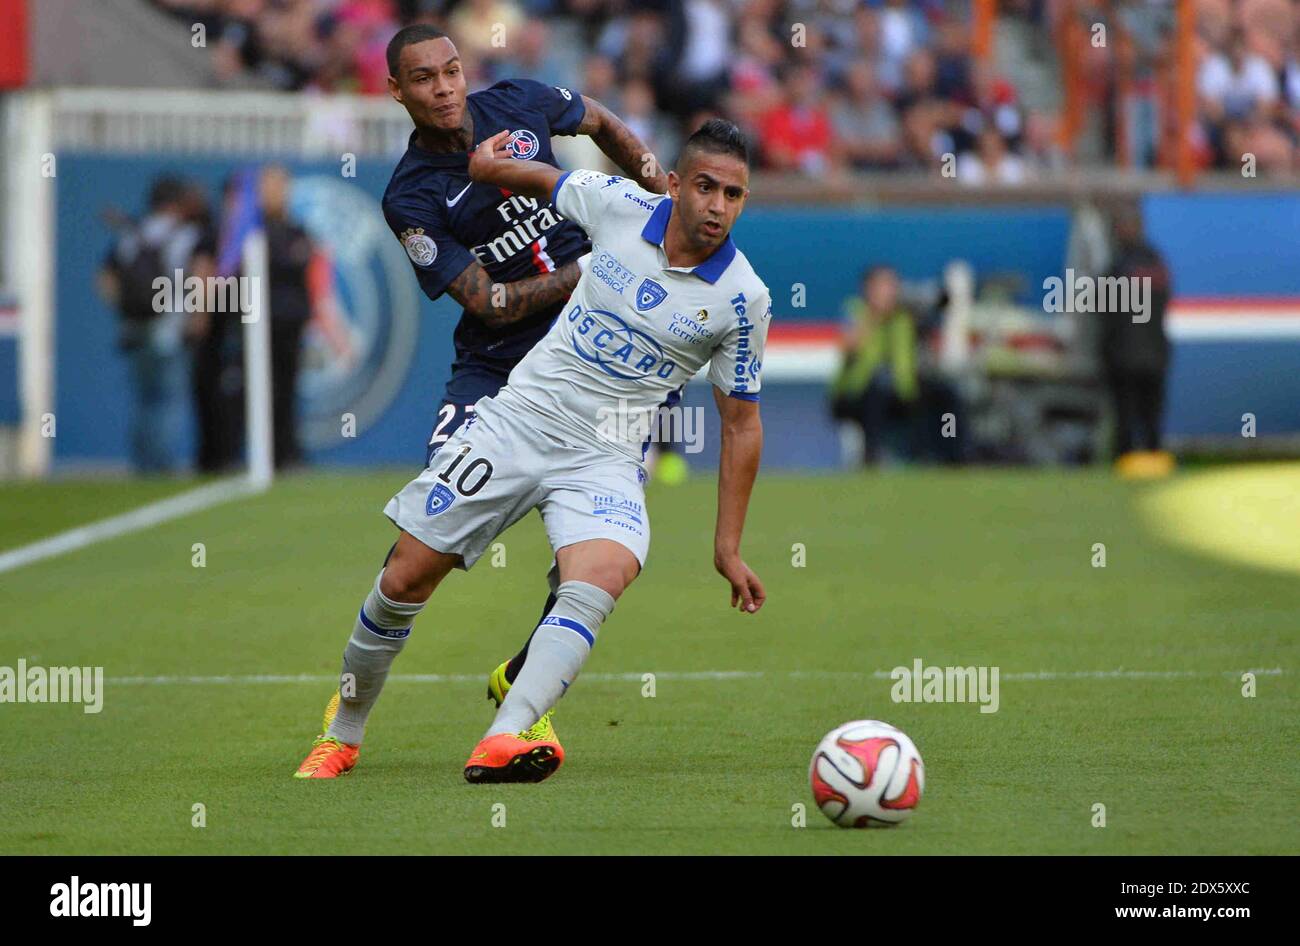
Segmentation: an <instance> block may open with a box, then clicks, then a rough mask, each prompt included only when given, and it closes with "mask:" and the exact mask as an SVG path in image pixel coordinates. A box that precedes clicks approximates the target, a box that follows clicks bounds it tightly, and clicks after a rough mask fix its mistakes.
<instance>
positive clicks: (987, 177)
mask: <svg viewBox="0 0 1300 946" xmlns="http://www.w3.org/2000/svg"><path fill="white" fill-rule="evenodd" d="M1028 176H1029V172H1028V170H1027V169H1026V167H1025V163H1024V162H1023V161H1022V160H1020V158H1019V157H1018V156H1016V155H1014V154H1012V153H1011V152H1010V151H1008V150H1007V144H1006V142H1005V141H1003V140H1002V135H1001V133H999V132H998V130H997V129H996V128H994V127H992V126H987V127H985V129H984V130H983V131H981V132H980V136H979V145H978V147H977V148H976V150H975V151H967V152H965V153H964V154H963V155H962V156H961V157H960V158H958V159H957V180H958V181H960V182H961V183H963V184H971V185H977V186H983V185H988V184H1023V183H1024V182H1025V181H1026V180H1027V179H1028Z"/></svg>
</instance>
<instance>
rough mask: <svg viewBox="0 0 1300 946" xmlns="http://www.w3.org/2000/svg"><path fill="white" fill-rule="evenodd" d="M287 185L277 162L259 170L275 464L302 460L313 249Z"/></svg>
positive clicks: (286, 176) (280, 466) (287, 177)
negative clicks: (302, 366) (300, 394)
mask: <svg viewBox="0 0 1300 946" xmlns="http://www.w3.org/2000/svg"><path fill="white" fill-rule="evenodd" d="M289 186H290V178H289V174H288V172H287V171H285V169H284V168H282V167H278V166H271V167H268V168H266V169H265V170H263V171H262V175H261V178H260V179H259V180H258V202H259V206H260V209H261V212H262V226H263V228H264V229H265V231H266V245H267V259H268V267H267V269H268V276H269V281H270V286H269V291H268V297H269V299H270V306H271V400H272V414H273V418H274V424H275V465H276V468H277V469H280V468H283V467H290V466H295V465H297V464H300V463H301V462H302V450H301V448H300V447H299V444H298V414H297V410H296V394H297V389H298V365H299V362H300V359H301V355H302V334H303V329H304V328H305V327H306V325H307V322H308V320H309V319H310V318H311V297H310V294H309V292H308V288H307V270H308V267H309V266H310V264H311V261H312V254H313V252H314V251H315V248H314V247H313V245H312V241H311V238H310V237H309V236H308V235H307V231H305V230H304V229H303V228H302V227H300V226H299V225H298V224H297V223H295V222H294V221H293V220H291V219H290V218H289Z"/></svg>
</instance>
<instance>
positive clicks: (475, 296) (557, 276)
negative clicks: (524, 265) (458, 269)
mask: <svg viewBox="0 0 1300 946" xmlns="http://www.w3.org/2000/svg"><path fill="white" fill-rule="evenodd" d="M580 275H581V272H580V270H579V269H578V264H577V263H576V262H573V263H566V264H565V265H563V266H561V267H560V268H559V269H557V270H556V271H555V272H553V273H541V274H539V275H537V276H529V277H527V278H526V279H519V280H516V281H515V282H503V283H498V282H493V280H492V277H491V276H489V275H488V271H487V270H486V269H484V268H483V266H482V265H481V264H479V263H470V264H469V265H468V266H466V267H465V271H464V272H462V273H461V274H460V275H459V276H457V277H456V278H455V279H453V280H452V281H451V285H449V286H448V287H447V292H448V293H450V295H451V297H452V298H453V299H455V300H456V301H457V302H459V303H460V304H461V305H463V306H464V307H465V311H466V312H469V313H471V314H473V315H474V316H476V317H477V318H479V319H480V320H482V322H483V323H484V324H485V325H487V327H488V328H504V327H505V326H507V325H510V324H511V323H513V322H518V321H519V320H520V319H525V318H527V317H528V316H530V315H532V314H533V313H535V312H540V311H542V310H543V309H545V308H547V307H548V306H552V305H555V303H557V302H563V301H564V300H565V299H567V298H568V297H569V293H571V292H573V287H574V286H576V285H577V284H578V277H579V276H580ZM498 302H499V303H500V305H496V304H495V303H498Z"/></svg>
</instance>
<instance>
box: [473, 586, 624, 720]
mask: <svg viewBox="0 0 1300 946" xmlns="http://www.w3.org/2000/svg"><path fill="white" fill-rule="evenodd" d="M613 610H614V599H613V598H612V597H610V595H609V594H608V592H605V591H603V590H602V589H600V588H597V587H596V586H595V585H589V584H587V582H585V581H566V582H561V584H560V587H559V588H557V589H556V590H555V606H554V607H552V608H551V611H550V613H549V614H548V615H546V617H545V618H543V619H542V623H541V624H539V625H537V630H536V632H534V634H533V640H532V643H531V644H529V645H528V659H527V660H526V661H524V668H523V669H522V670H520V671H519V676H517V677H516V678H515V682H514V684H513V685H512V686H511V687H510V692H509V693H507V694H506V698H505V702H503V703H502V704H501V708H500V709H498V710H497V715H496V718H495V719H493V720H492V725H491V726H490V727H488V731H487V734H486V735H487V736H495V735H497V734H498V733H503V732H510V733H514V732H522V731H523V730H525V729H527V728H528V727H529V726H531V725H533V723H535V722H537V721H538V720H539V719H541V718H542V714H543V713H545V712H546V711H547V710H549V709H550V708H551V707H552V706H554V705H555V704H556V703H557V702H559V699H560V697H562V696H563V695H564V692H565V691H566V690H567V689H568V688H569V685H570V684H572V683H573V681H574V680H576V679H577V678H578V674H579V673H580V672H581V670H582V665H583V664H584V663H586V662H587V655H588V654H590V653H591V648H592V646H593V645H594V644H595V643H596V634H597V632H598V631H599V630H600V625H601V624H602V623H604V621H605V619H606V618H607V617H609V614H610V612H611V611H613ZM484 738H486V736H485V737H484Z"/></svg>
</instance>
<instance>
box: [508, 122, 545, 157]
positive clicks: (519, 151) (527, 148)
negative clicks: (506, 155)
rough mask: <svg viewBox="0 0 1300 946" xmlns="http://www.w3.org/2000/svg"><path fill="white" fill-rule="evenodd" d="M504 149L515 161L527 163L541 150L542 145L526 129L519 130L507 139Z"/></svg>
mask: <svg viewBox="0 0 1300 946" xmlns="http://www.w3.org/2000/svg"><path fill="white" fill-rule="evenodd" d="M506 147H507V148H508V149H509V150H510V157H512V158H514V159H515V160H516V161H527V160H528V159H530V158H533V157H535V156H536V155H537V152H539V151H541V150H542V144H541V142H540V141H538V140H537V136H536V135H535V134H533V133H532V132H531V131H529V130H528V129H527V128H520V129H519V130H518V131H516V132H514V133H513V134H512V135H511V136H510V137H509V138H507V139H506Z"/></svg>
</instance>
